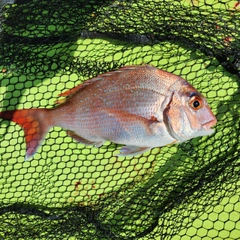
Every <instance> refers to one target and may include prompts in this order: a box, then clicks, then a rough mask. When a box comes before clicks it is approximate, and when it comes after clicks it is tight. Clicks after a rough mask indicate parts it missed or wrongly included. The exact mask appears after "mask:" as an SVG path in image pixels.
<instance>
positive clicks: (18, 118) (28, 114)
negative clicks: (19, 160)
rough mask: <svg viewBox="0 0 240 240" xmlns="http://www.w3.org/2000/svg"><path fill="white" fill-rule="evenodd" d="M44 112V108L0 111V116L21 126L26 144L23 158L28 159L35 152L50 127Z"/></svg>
mask: <svg viewBox="0 0 240 240" xmlns="http://www.w3.org/2000/svg"><path fill="white" fill-rule="evenodd" d="M46 112H47V110H46V109H23V110H12V111H5V112H0V118H3V119H6V120H10V121H13V122H15V123H17V124H19V125H20V126H21V127H22V128H23V130H24V134H25V141H26V145H27V150H26V156H25V160H28V159H29V158H31V157H32V156H33V155H34V154H35V152H36V151H37V149H38V147H39V146H40V144H41V142H42V141H43V139H44V137H45V135H46V134H47V132H48V130H49V128H50V125H48V123H49V121H48V118H47V117H46V116H45V113H46Z"/></svg>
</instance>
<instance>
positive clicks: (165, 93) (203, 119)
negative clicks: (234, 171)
mask: <svg viewBox="0 0 240 240" xmlns="http://www.w3.org/2000/svg"><path fill="white" fill-rule="evenodd" d="M59 97H61V98H63V99H60V100H58V101H57V104H56V106H55V107H53V108H32V109H21V110H9V111H2V112H0V118H2V119H5V120H9V121H13V122H15V123H17V124H19V125H20V126H21V127H22V128H23V130H24V135H25V142H26V156H25V159H26V160H28V159H29V158H32V157H33V155H34V154H35V153H36V151H37V150H38V148H39V146H40V145H41V143H42V142H43V140H44V139H45V137H46V134H47V133H48V132H49V131H50V129H51V128H52V127H54V126H59V127H61V128H63V129H65V130H66V132H67V134H68V135H69V136H70V137H72V138H73V139H74V140H75V141H77V142H79V143H82V144H85V145H92V146H93V147H101V146H102V145H103V144H104V143H105V142H106V141H110V142H113V143H116V144H119V145H122V147H121V149H120V153H119V154H117V156H136V155H140V154H142V153H144V152H146V151H148V150H150V149H152V148H155V147H162V146H166V145H169V144H175V143H181V142H184V141H187V140H190V139H192V138H195V137H200V136H207V135H210V134H212V133H214V129H213V126H214V125H215V124H216V123H217V119H216V117H215V115H214V114H213V112H212V111H211V109H210V107H209V105H208V103H207V101H206V98H205V97H204V96H203V95H202V94H201V93H199V92H198V91H197V90H196V89H195V88H194V87H193V86H192V85H191V84H190V83H188V82H187V81H186V80H185V79H183V78H181V77H180V76H178V75H175V74H173V73H170V72H167V71H165V70H161V69H159V68H157V67H154V66H152V65H130V66H123V67H121V68H119V69H118V70H115V71H110V72H106V73H103V74H100V75H98V76H96V77H93V78H92V79H89V80H86V81H85V82H83V83H81V84H80V85H78V86H76V87H74V88H72V89H70V90H67V91H65V92H63V93H61V94H59Z"/></svg>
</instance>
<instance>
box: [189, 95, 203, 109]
mask: <svg viewBox="0 0 240 240" xmlns="http://www.w3.org/2000/svg"><path fill="white" fill-rule="evenodd" d="M189 106H190V107H191V108H192V109H193V110H198V109H200V108H202V107H203V101H202V99H201V98H200V97H198V96H193V97H192V98H190V101H189Z"/></svg>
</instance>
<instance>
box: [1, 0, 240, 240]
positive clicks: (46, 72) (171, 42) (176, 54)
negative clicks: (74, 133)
mask: <svg viewBox="0 0 240 240" xmlns="http://www.w3.org/2000/svg"><path fill="white" fill-rule="evenodd" d="M0 6H1V11H0V22H1V23H0V70H1V73H0V76H1V87H0V93H1V94H0V107H1V109H0V110H1V111H4V110H11V109H22V108H51V107H54V106H55V101H56V100H57V99H58V94H59V93H61V92H63V91H66V90H68V89H70V88H72V87H74V86H77V85H78V84H79V83H81V82H83V81H85V80H87V79H89V78H91V77H94V76H96V75H98V74H100V73H104V72H108V71H110V70H115V69H118V68H119V67H120V66H125V65H132V64H142V63H146V64H152V65H154V66H156V67H158V68H160V69H164V70H167V71H169V72H172V73H175V74H177V75H180V76H181V77H183V78H185V79H186V80H187V81H189V82H190V83H191V84H192V85H193V86H194V87H196V88H197V89H198V90H199V91H200V92H201V93H203V94H204V95H205V97H206V98H207V100H208V102H209V104H210V106H211V108H212V110H213V112H214V114H216V116H217V119H218V123H217V125H216V127H215V129H216V131H215V134H213V135H211V136H208V137H199V138H195V139H193V140H191V141H187V142H184V143H182V144H179V145H172V146H166V147H161V148H155V149H153V150H151V151H150V152H147V153H144V154H143V155H142V156H140V157H139V156H138V157H132V158H130V157H128V158H122V157H119V158H117V157H116V156H114V154H115V153H116V152H117V151H119V146H118V145H116V144H113V143H110V142H107V143H105V144H104V146H102V147H101V148H94V147H90V146H88V147H86V146H84V145H82V144H78V143H76V142H75V141H74V140H73V139H72V138H70V137H68V136H67V134H66V132H65V131H64V130H63V129H61V128H59V127H54V128H53V129H51V131H50V132H49V134H48V135H47V137H46V139H45V141H44V143H43V145H42V147H41V148H40V149H39V150H38V151H37V153H36V154H35V156H34V158H33V159H31V160H29V161H24V156H25V152H26V145H25V141H24V134H23V130H22V129H21V128H20V127H19V126H18V125H16V124H14V123H12V122H9V121H6V120H3V119H0V146H1V147H0V189H1V190H0V239H144V240H145V239H173V240H177V239H184V240H188V239H195V240H197V239H205V240H207V239H239V236H240V221H239V219H240V203H239V200H240V190H239V189H240V188H239V184H240V181H239V174H240V144H239V142H240V139H239V128H240V121H239V115H240V107H239V104H240V94H239V83H240V82H239V77H240V36H239V35H240V34H239V33H240V31H239V26H240V3H239V2H238V1H227V0H221V1H220V0H219V1H217V0H215V1H214V0H204V1H203V0H192V1H191V0H186V1H172V0H171V1H170V0H145V1H144V0H138V1H137V0H129V1H124V0H121V1H120V0H119V1H101V0H100V1H99V0H98V1H96V0H90V1H81V0H79V1H77V0H72V1H43V0H32V1H31V0H22V1H20V0H19V1H15V2H14V1H0Z"/></svg>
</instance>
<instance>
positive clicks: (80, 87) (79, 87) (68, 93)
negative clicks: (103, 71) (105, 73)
mask: <svg viewBox="0 0 240 240" xmlns="http://www.w3.org/2000/svg"><path fill="white" fill-rule="evenodd" d="M100 79H101V78H100V77H95V78H92V79H89V80H87V81H85V82H84V83H80V84H79V85H77V86H76V87H74V88H71V89H69V90H67V91H65V92H63V93H60V94H58V96H59V97H70V96H72V95H74V94H75V93H77V92H78V91H80V90H83V89H84V88H85V87H86V86H88V85H90V84H92V83H94V82H96V81H99V80H100Z"/></svg>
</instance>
